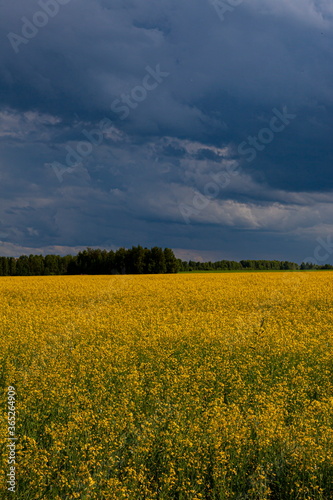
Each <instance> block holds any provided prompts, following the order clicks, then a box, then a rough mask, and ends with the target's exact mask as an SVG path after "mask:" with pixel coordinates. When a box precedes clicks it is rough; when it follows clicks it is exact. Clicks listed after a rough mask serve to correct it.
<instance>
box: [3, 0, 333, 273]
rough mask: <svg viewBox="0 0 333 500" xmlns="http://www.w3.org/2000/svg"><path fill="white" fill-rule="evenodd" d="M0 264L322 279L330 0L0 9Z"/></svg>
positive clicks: (66, 2) (332, 222)
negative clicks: (166, 260) (102, 256)
mask: <svg viewBox="0 0 333 500" xmlns="http://www.w3.org/2000/svg"><path fill="white" fill-rule="evenodd" d="M0 10H1V15H0V36H1V51H0V115H1V116H0V148H1V149H0V151H1V153H0V166H1V170H0V176H1V177H0V180H1V182H0V190H1V216H0V254H1V255H15V256H18V255H20V254H22V253H44V254H45V253H52V252H57V253H62V254H65V253H73V252H76V251H77V250H78V249H81V248H84V247H86V246H91V247H100V248H108V249H111V248H113V249H116V248H118V247H120V246H125V247H131V246H132V245H138V244H141V245H143V246H148V247H151V246H155V245H157V246H162V247H165V246H168V247H171V248H173V249H174V250H175V251H176V254H177V255H178V256H179V257H181V258H184V259H189V258H194V259H198V260H200V259H201V260H202V259H203V260H208V259H212V260H218V259H222V258H226V259H235V260H239V259H243V258H251V259H262V258H267V259H281V260H294V261H297V262H301V261H303V260H310V258H312V260H313V261H317V262H318V263H322V264H325V263H333V244H331V241H332V242H333V175H332V169H333V150H332V139H333V130H332V124H333V85H332V84H333V64H332V63H333V57H332V56H333V29H332V28H333V3H332V1H331V0H279V1H277V0H244V1H242V0H225V1H222V0H216V1H215V0H211V1H209V0H158V1H156V0H39V1H35V0H12V1H10V2H9V1H8V0H0Z"/></svg>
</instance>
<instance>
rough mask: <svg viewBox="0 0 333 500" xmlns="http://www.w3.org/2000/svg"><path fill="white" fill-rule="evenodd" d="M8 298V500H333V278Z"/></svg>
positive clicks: (61, 289) (146, 281) (92, 282)
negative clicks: (13, 439)
mask: <svg viewBox="0 0 333 500" xmlns="http://www.w3.org/2000/svg"><path fill="white" fill-rule="evenodd" d="M0 293H1V301H0V324H1V326H0V328H1V335H0V353H1V354H0V356H1V363H0V370H1V383H2V388H3V392H2V393H3V405H2V409H3V411H2V413H3V418H2V419H1V435H2V437H3V439H2V443H3V446H2V448H1V458H2V461H1V497H0V498H6V499H7V498H13V499H14V498H15V499H20V500H44V499H51V500H67V499H68V500H69V499H70V500H72V499H82V500H84V499H86V500H141V499H142V500H174V499H177V500H204V499H207V500H208V499H209V500H220V499H235V500H236V499H237V500H245V499H249V500H250V499H257V500H264V499H273V500H277V499H283V500H288V499H297V500H299V499H304V500H305V499H308V500H310V499H313V500H317V499H318V500H319V499H321V500H323V499H332V498H333V354H332V353H333V273H331V272H313V273H298V272H290V273H283V272H282V273H260V274H255V273H248V274H207V275H205V274H188V275H156V276H153V275H149V276H73V277H71V276H61V277H58V276H54V277H17V278H16V277H15V278H1V280H0ZM9 386H10V387H14V388H15V391H16V433H17V436H18V440H17V444H16V451H17V455H16V471H17V487H16V491H15V492H14V493H11V492H9V491H8V490H7V483H6V481H7V474H8V468H9V465H8V449H7V448H6V437H7V435H8V423H7V420H6V419H7V410H6V406H5V405H6V397H7V396H6V394H7V388H8V387H9Z"/></svg>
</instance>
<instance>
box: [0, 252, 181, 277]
mask: <svg viewBox="0 0 333 500" xmlns="http://www.w3.org/2000/svg"><path fill="white" fill-rule="evenodd" d="M178 270H179V262H178V260H177V259H176V257H175V255H174V253H173V251H172V250H171V249H170V248H165V249H164V250H163V249H162V248H159V247H153V248H151V249H148V248H143V247H141V246H137V247H132V248H131V249H125V248H119V249H118V250H117V251H113V250H110V251H107V250H100V249H93V248H87V249H86V250H83V251H82V252H79V253H78V254H77V255H74V256H73V255H66V256H64V257H62V256H60V255H46V256H43V255H32V254H31V255H29V256H27V255H21V257H19V258H15V257H0V276H52V275H65V274H70V275H75V274H164V273H176V272H177V271H178Z"/></svg>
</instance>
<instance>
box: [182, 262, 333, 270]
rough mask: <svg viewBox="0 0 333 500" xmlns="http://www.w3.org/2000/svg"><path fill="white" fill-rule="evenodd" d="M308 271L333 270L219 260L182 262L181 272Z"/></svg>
mask: <svg viewBox="0 0 333 500" xmlns="http://www.w3.org/2000/svg"><path fill="white" fill-rule="evenodd" d="M306 269H333V266H331V265H330V264H325V265H324V266H319V265H317V264H312V263H311V262H302V264H296V263H295V262H289V261H279V260H241V261H240V262H236V261H234V260H219V261H217V262H195V261H192V260H190V261H189V262H181V265H180V270H181V271H245V270H248V271H299V270H306Z"/></svg>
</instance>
